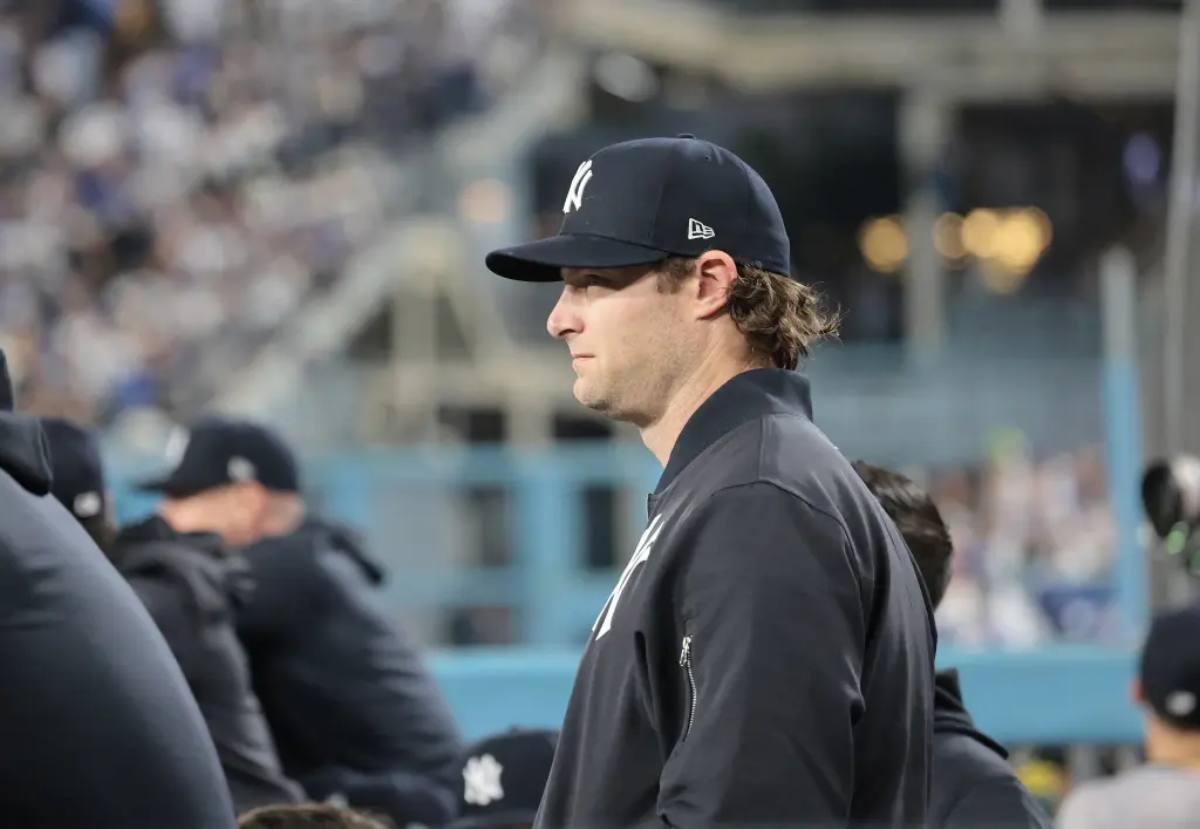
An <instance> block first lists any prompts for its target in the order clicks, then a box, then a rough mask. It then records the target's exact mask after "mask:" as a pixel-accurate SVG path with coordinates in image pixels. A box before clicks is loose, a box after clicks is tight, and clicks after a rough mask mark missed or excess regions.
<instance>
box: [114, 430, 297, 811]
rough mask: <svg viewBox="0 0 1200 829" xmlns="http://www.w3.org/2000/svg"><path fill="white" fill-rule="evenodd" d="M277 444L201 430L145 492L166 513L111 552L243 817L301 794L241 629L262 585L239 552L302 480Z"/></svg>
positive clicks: (123, 535)
mask: <svg viewBox="0 0 1200 829" xmlns="http://www.w3.org/2000/svg"><path fill="white" fill-rule="evenodd" d="M268 438H269V436H267V437H264V436H263V435H261V434H260V433H259V432H258V431H257V430H256V429H255V428H253V427H252V426H251V425H249V424H243V423H238V422H233V421H224V420H219V419H216V418H214V419H210V420H207V421H204V422H202V423H200V424H198V425H197V427H196V428H195V429H194V430H193V433H192V440H191V442H190V443H189V445H188V447H187V451H186V452H185V453H184V456H183V461H182V462H181V463H180V465H179V467H178V468H177V469H176V470H175V471H174V472H172V473H171V474H170V475H169V476H167V477H166V478H162V479H157V480H153V481H149V482H147V483H146V484H144V487H145V488H146V489H151V490H155V491H160V492H163V493H164V494H165V495H166V498H165V500H164V501H163V502H162V503H161V504H160V505H159V509H158V513H157V514H156V515H153V516H151V517H149V518H147V519H145V520H143V521H141V522H138V523H135V524H132V525H130V526H126V527H123V528H122V529H121V531H120V532H119V533H118V534H117V536H116V539H115V540H114V541H113V543H112V545H111V546H110V548H109V551H108V552H109V556H110V557H111V559H112V561H113V563H114V564H115V565H116V567H117V569H118V570H119V571H120V572H121V574H122V575H123V576H125V578H126V579H127V580H128V581H129V583H130V584H131V585H132V586H133V588H134V590H135V591H136V592H137V594H138V596H139V597H140V598H141V600H142V602H143V603H144V604H145V605H146V607H147V609H148V610H149V611H150V615H151V616H152V617H153V618H154V621H155V622H156V623H157V624H158V627H159V629H160V630H161V631H162V633H163V636H165V637H166V640H167V643H168V644H169V645H170V646H171V651H172V652H173V653H174V654H175V658H176V659H177V660H179V664H180V667H182V668H183V673H184V676H186V677H187V680H188V684H189V685H190V686H191V688H192V692H193V693H194V694H195V696H196V701H197V702H198V703H199V704H200V710H201V712H202V713H203V714H204V718H205V721H206V722H207V723H208V729H209V733H210V734H211V735H212V738H213V742H214V743H216V746H217V754H218V756H219V757H220V760H221V766H222V768H223V769H224V771H225V777H226V780H227V781H228V783H229V789H230V792H231V793H232V795H233V802H234V805H235V806H236V807H237V810H238V812H239V813H240V812H244V811H246V810H248V809H253V808H255V807H258V806H265V805H270V804H277V803H291V802H296V801H298V800H300V799H301V798H302V797H303V794H304V792H303V791H301V789H300V787H299V786H298V785H296V784H295V783H294V782H292V781H291V780H289V779H288V778H287V777H285V776H284V773H283V770H282V766H281V764H280V762H279V757H278V754H277V753H276V749H275V743H274V740H273V739H272V737H271V732H270V729H269V727H268V725H267V720H266V718H265V717H264V715H263V712H262V708H261V706H260V705H259V702H258V698H257V697H256V696H255V694H254V691H253V686H252V684H251V678H250V669H249V664H248V661H247V659H246V654H245V652H244V651H243V650H242V646H241V643H240V642H239V640H238V637H237V630H236V627H235V621H236V612H237V609H238V607H239V606H240V605H242V604H243V603H244V602H245V601H246V600H247V599H248V597H249V595H250V593H251V591H252V589H253V585H252V583H251V582H250V580H249V574H248V571H247V568H246V566H245V562H243V561H242V560H241V559H240V557H238V556H237V555H236V554H234V553H233V552H231V547H232V546H233V545H237V544H242V543H245V542H246V541H247V540H252V539H253V537H254V533H256V532H258V531H259V530H260V528H261V527H263V526H265V525H269V524H270V523H271V522H273V521H278V520H280V516H279V515H278V513H279V512H280V511H286V507H283V506H280V505H279V504H278V503H276V502H275V500H274V499H273V498H272V497H271V492H272V488H277V487H284V486H291V485H293V484H294V481H295V476H296V470H295V467H294V465H289V462H290V456H289V455H287V454H286V453H284V452H281V451H280V450H279V447H278V446H276V445H275V444H274V443H272V442H271V441H270V440H269V439H268Z"/></svg>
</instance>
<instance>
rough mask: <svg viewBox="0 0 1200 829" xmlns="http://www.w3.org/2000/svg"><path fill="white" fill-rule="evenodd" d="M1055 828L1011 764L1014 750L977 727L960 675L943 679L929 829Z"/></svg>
mask: <svg viewBox="0 0 1200 829" xmlns="http://www.w3.org/2000/svg"><path fill="white" fill-rule="evenodd" d="M1053 825H1054V824H1053V823H1052V822H1051V820H1050V818H1049V816H1048V815H1047V814H1046V812H1045V811H1044V810H1043V809H1042V807H1041V806H1040V805H1039V804H1038V802H1037V801H1036V800H1035V799H1034V797H1033V795H1031V794H1030V793H1029V792H1028V791H1027V790H1026V788H1025V787H1024V786H1023V785H1021V781H1019V780H1018V779H1017V776H1016V775H1015V774H1014V773H1013V770H1012V767H1011V766H1009V764H1008V752H1006V751H1005V750H1004V748H1003V747H1002V746H1001V745H1000V744H999V743H997V742H996V741H995V740H993V739H992V738H990V737H988V736H987V735H986V734H983V733H981V732H980V731H979V730H977V729H976V728H975V723H974V722H973V721H972V720H971V715H970V714H968V713H967V710H966V708H964V707H963V701H962V691H960V690H959V687H958V672H957V671H942V672H941V673H939V674H938V675H937V679H936V691H935V696H934V701H933V790H932V792H931V794H930V799H929V829H973V828H974V827H976V826H986V827H991V829H1050V827H1051V826H1053Z"/></svg>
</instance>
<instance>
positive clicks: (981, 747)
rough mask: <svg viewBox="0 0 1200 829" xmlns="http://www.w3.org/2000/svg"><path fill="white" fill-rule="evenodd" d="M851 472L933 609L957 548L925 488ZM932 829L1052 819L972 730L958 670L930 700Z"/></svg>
mask: <svg viewBox="0 0 1200 829" xmlns="http://www.w3.org/2000/svg"><path fill="white" fill-rule="evenodd" d="M854 471H855V472H857V473H858V475H859V477H860V478H862V480H863V483H865V484H866V485H867V488H868V489H870V490H871V494H872V495H874V496H875V497H876V498H877V499H878V500H879V503H880V505H881V506H882V507H883V509H884V512H886V513H887V514H888V517H890V518H891V519H892V521H894V522H895V524H896V528H897V529H898V530H900V534H901V535H902V536H903V537H904V541H905V543H906V544H907V545H908V549H909V551H910V552H911V553H912V556H913V560H914V561H915V562H916V565H917V569H918V571H919V572H920V574H921V578H922V579H923V580H924V582H925V587H926V589H927V590H928V591H929V598H930V601H931V602H932V604H933V606H934V608H936V607H937V606H938V605H939V604H940V603H941V601H942V597H943V596H944V595H945V593H946V586H947V585H948V584H949V583H950V574H951V559H952V557H953V555H954V546H953V544H952V542H951V540H950V532H949V530H948V529H947V528H946V524H945V523H944V522H943V521H942V516H941V513H940V512H939V511H938V508H937V505H936V504H935V503H934V502H933V499H932V498H930V497H929V493H927V492H925V490H923V489H921V487H919V486H917V485H916V483H914V482H913V481H912V480H910V479H909V478H907V477H906V476H904V475H901V474H899V473H897V472H893V471H891V470H889V469H883V468H881V467H878V466H872V465H871V464H869V463H865V462H864V461H855V462H854ZM927 821H928V822H927V825H928V826H929V827H930V829H968V827H975V826H992V827H997V829H1001V828H1002V829H1019V828H1020V827H1027V828H1028V829H1048V827H1050V826H1051V825H1052V824H1051V822H1050V818H1049V816H1047V815H1046V813H1045V811H1044V810H1043V809H1042V808H1041V806H1039V805H1038V803H1037V801H1036V800H1035V799H1034V797H1033V796H1032V795H1031V794H1030V793H1029V792H1028V791H1027V790H1026V789H1025V787H1024V786H1023V785H1021V781H1020V780H1018V779H1017V776H1016V774H1015V773H1014V771H1013V769H1012V767H1011V766H1009V764H1008V752H1007V751H1005V750H1004V748H1003V747H1002V746H1001V745H1000V744H999V743H997V742H996V741H995V740H993V739H992V738H990V737H988V736H987V735H986V734H984V733H983V732H981V731H979V730H978V729H977V728H976V727H975V723H974V722H973V721H972V720H971V715H970V714H969V713H967V709H966V707H965V706H964V705H963V700H962V691H961V690H960V689H959V682H958V672H957V671H955V670H946V671H939V672H938V674H937V676H936V679H935V692H934V700H933V782H932V786H931V788H930V799H929V816H928V818H927Z"/></svg>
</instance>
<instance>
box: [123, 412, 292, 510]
mask: <svg viewBox="0 0 1200 829" xmlns="http://www.w3.org/2000/svg"><path fill="white" fill-rule="evenodd" d="M246 481H257V482H258V483H260V484H262V486H263V487H265V488H266V489H269V490H271V491H273V492H299V491H300V470H299V466H298V465H297V463H296V458H295V455H293V454H292V450H291V449H290V448H289V447H288V445H287V444H286V443H285V442H284V441H283V439H282V438H281V437H279V435H277V434H275V433H274V432H273V431H271V430H270V429H268V428H267V427H265V426H262V425H260V424H257V423H252V422H250V421H246V420H233V419H229V418H223V417H208V418H205V419H203V420H201V421H199V422H197V423H196V424H195V425H193V426H192V428H191V430H190V432H189V434H188V440H187V446H186V448H185V449H184V450H183V456H182V457H181V458H180V460H179V465H178V466H176V467H175V469H173V470H172V471H171V472H170V473H169V474H168V475H166V476H165V477H162V478H155V479H153V480H149V481H144V482H143V483H142V484H141V485H140V487H139V488H140V489H143V490H148V491H153V492H161V493H163V494H164V495H166V496H168V497H171V498H186V497H188V496H190V495H196V494H199V493H201V492H205V491H207V490H210V489H215V488H217V487H221V486H229V485H231V484H236V483H243V482H246Z"/></svg>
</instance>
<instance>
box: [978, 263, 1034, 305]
mask: <svg viewBox="0 0 1200 829" xmlns="http://www.w3.org/2000/svg"><path fill="white" fill-rule="evenodd" d="M979 270H980V276H981V278H982V279H983V287H984V288H986V289H987V290H989V291H991V292H992V293H993V294H1000V295H1002V296H1007V295H1009V294H1015V293H1016V292H1017V291H1018V290H1020V288H1021V286H1022V285H1024V284H1025V277H1026V276H1028V275H1029V269H1028V268H1026V269H1024V270H1022V269H1020V268H1010V267H1008V266H1006V265H1004V264H1002V263H1001V262H999V261H988V262H983V263H981V264H980V269H979Z"/></svg>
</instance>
